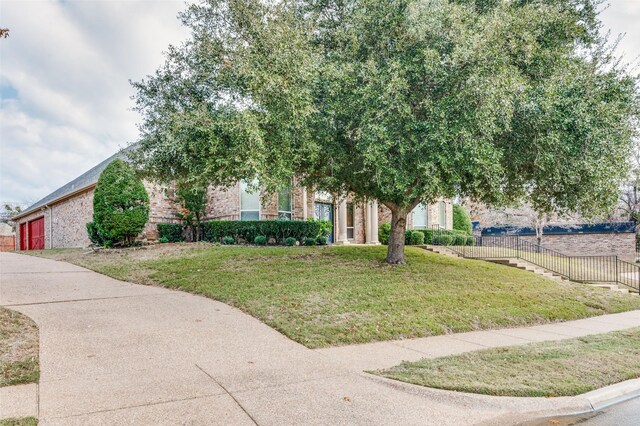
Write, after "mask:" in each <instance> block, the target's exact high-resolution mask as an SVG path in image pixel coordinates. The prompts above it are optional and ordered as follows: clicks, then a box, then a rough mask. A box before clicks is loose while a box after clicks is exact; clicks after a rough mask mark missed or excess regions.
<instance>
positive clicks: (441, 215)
mask: <svg viewBox="0 0 640 426" xmlns="http://www.w3.org/2000/svg"><path fill="white" fill-rule="evenodd" d="M438 225H440V228H446V227H447V204H446V203H445V202H444V201H440V204H439V206H438Z"/></svg>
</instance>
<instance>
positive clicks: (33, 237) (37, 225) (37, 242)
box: [29, 216, 44, 250]
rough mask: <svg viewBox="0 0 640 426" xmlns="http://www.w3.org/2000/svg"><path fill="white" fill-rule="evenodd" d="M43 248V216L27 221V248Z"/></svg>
mask: <svg viewBox="0 0 640 426" xmlns="http://www.w3.org/2000/svg"><path fill="white" fill-rule="evenodd" d="M42 249H44V216H43V217H40V218H38V219H34V220H32V221H31V222H29V250H42Z"/></svg>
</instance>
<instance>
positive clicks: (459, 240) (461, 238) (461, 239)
mask: <svg viewBox="0 0 640 426" xmlns="http://www.w3.org/2000/svg"><path fill="white" fill-rule="evenodd" d="M452 237H453V243H452V244H453V245H454V246H463V245H465V244H466V243H467V237H466V235H452Z"/></svg>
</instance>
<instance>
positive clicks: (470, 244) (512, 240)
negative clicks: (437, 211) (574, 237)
mask: <svg viewBox="0 0 640 426" xmlns="http://www.w3.org/2000/svg"><path fill="white" fill-rule="evenodd" d="M446 235H447V231H445V230H441V229H440V228H433V229H432V243H433V244H434V245H443V246H446V247H447V248H448V249H450V250H452V251H454V252H456V253H458V254H459V255H461V256H462V257H465V258H472V259H521V260H524V261H525V262H528V263H531V264H533V265H536V266H539V267H541V268H543V269H546V270H547V271H550V272H552V273H554V274H556V275H559V276H562V277H564V278H567V279H569V280H571V281H578V282H594V283H615V284H621V285H623V286H626V287H628V288H630V289H632V290H633V291H640V265H636V264H634V263H630V262H626V261H624V260H621V259H619V258H618V256H615V255H611V256H608V255H602V256H569V255H566V254H563V253H560V252H558V251H555V250H551V249H548V248H546V247H543V246H541V245H539V244H535V243H532V242H530V241H526V240H524V239H522V238H520V237H518V236H516V235H508V236H483V237H478V236H467V237H465V238H464V243H462V241H463V239H462V238H459V237H458V238H455V237H451V236H448V237H447V236H446Z"/></svg>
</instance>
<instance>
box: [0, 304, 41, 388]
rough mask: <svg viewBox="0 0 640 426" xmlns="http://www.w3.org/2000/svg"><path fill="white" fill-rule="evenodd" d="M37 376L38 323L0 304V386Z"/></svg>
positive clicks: (27, 381) (10, 384) (25, 381)
mask: <svg viewBox="0 0 640 426" xmlns="http://www.w3.org/2000/svg"><path fill="white" fill-rule="evenodd" d="M39 377H40V369H39V367H38V327H37V326H36V324H35V323H34V322H33V321H32V320H31V319H30V318H28V317H26V316H24V315H22V314H21V313H19V312H16V311H12V310H10V309H6V308H3V307H1V306H0V387H2V386H12V385H19V384H24V383H35V382H37V381H38V378H39Z"/></svg>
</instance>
